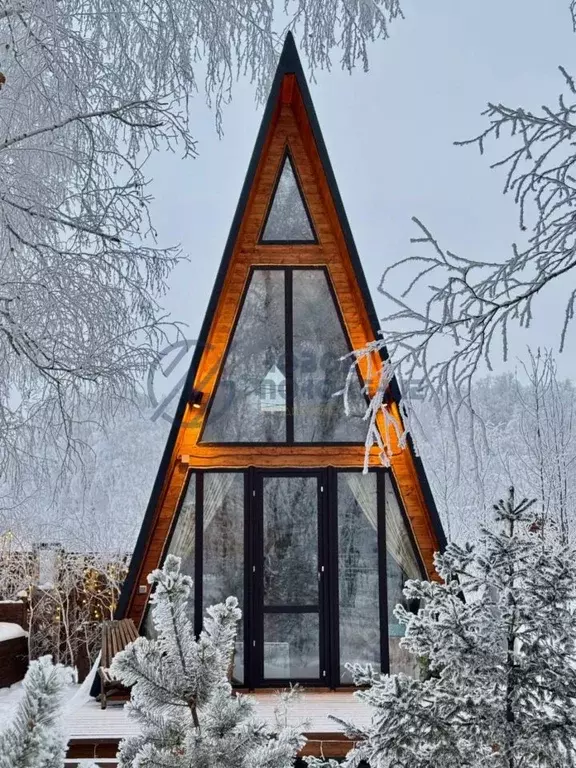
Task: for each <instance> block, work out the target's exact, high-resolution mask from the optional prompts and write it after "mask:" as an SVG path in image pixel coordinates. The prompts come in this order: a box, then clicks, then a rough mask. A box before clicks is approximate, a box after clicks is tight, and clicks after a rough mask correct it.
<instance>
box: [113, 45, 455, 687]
mask: <svg viewBox="0 0 576 768" xmlns="http://www.w3.org/2000/svg"><path fill="white" fill-rule="evenodd" d="M377 333H378V321H377V317H376V314H375V311H374V307H373V305H372V301H371V299H370V294H369V290H368V286H367V285H366V281H365V278H364V274H363V272H362V267H361V265H360V260H359V258H358V254H357V252H356V248H355V246H354V242H353V239H352V234H351V231H350V227H349V225H348V221H347V219H346V215H345V212H344V209H343V206H342V201H341V199H340V195H339V193H338V189H337V187H336V182H335V179H334V174H333V172H332V168H331V166H330V162H329V159H328V156H327V153H326V147H325V145H324V141H323V139H322V135H321V133H320V128H319V126H318V121H317V118H316V115H315V112H314V107H313V105H312V101H311V98H310V93H309V90H308V86H307V84H306V80H305V77H304V73H303V71H302V67H301V64H300V61H299V58H298V54H297V51H296V46H295V44H294V40H293V38H292V36H291V35H288V37H287V39H286V43H285V46H284V50H283V52H282V56H281V58H280V62H279V65H278V69H277V72H276V75H275V77H274V81H273V85H272V89H271V93H270V97H269V99H268V103H267V106H266V109H265V113H264V118H263V121H262V125H261V127H260V131H259V134H258V138H257V141H256V146H255V149H254V153H253V155H252V159H251V161H250V166H249V168H248V173H247V176H246V180H245V182H244V187H243V189H242V194H241V197H240V201H239V203H238V208H237V210H236V214H235V217H234V221H233V224H232V228H231V231H230V235H229V237H228V242H227V244H226V249H225V252H224V256H223V259H222V263H221V265H220V269H219V271H218V276H217V279H216V283H215V286H214V289H213V292H212V296H211V299H210V303H209V306H208V310H207V313H206V317H205V320H204V324H203V326H202V331H201V334H200V338H199V342H198V344H197V346H196V349H195V352H194V358H193V361H192V364H191V367H190V371H189V374H188V377H187V380H186V383H185V385H184V390H183V393H182V397H181V400H180V403H179V406H178V409H177V412H176V417H175V420H174V423H173V426H172V429H171V432H170V435H169V438H168V442H167V445H166V449H165V452H164V455H163V458H162V462H161V465H160V469H159V472H158V476H157V478H156V482H155V484H154V489H153V492H152V496H151V499H150V503H149V505H148V509H147V511H146V515H145V518H144V522H143V525H142V530H141V533H140V536H139V539H138V543H137V545H136V549H135V552H134V556H133V559H132V563H131V567H130V571H129V574H128V577H127V580H126V583H125V586H124V589H123V592H122V595H121V600H120V603H119V606H118V613H117V616H118V618H123V617H130V618H132V619H133V620H134V621H135V623H136V624H137V626H139V627H140V631H141V632H144V631H146V625H147V621H146V610H147V602H148V597H149V586H148V584H147V581H146V575H147V574H148V573H149V572H150V571H151V570H152V569H153V568H156V567H158V566H159V565H160V564H161V563H162V561H163V558H164V557H165V555H166V553H168V552H172V553H175V554H177V555H179V556H181V557H182V561H183V569H184V570H186V571H187V572H188V573H190V574H191V575H192V576H193V578H194V584H195V587H194V596H193V598H194V599H193V601H192V602H193V605H192V608H191V610H192V611H193V613H194V621H195V626H196V629H197V630H198V631H199V630H200V627H201V622H202V615H203V612H204V610H205V608H206V607H207V606H208V605H210V604H212V603H214V602H217V601H220V600H222V599H224V598H225V597H227V596H228V595H229V594H234V595H236V596H237V597H238V598H239V600H240V602H241V605H243V609H244V618H243V621H242V627H241V632H240V636H239V638H238V645H237V653H236V667H235V672H234V682H235V684H236V685H237V686H239V687H241V688H249V689H260V688H266V687H268V686H273V687H278V686H281V685H283V684H287V683H288V682H289V681H290V682H301V683H303V684H305V685H306V687H314V686H317V687H322V688H338V687H340V686H345V685H349V684H350V682H351V681H350V676H349V674H348V672H347V671H346V669H345V667H344V665H345V663H346V662H361V663H367V662H370V663H372V664H375V665H376V666H381V668H382V669H383V670H384V671H387V670H390V671H391V672H396V671H400V670H403V671H406V672H410V671H411V670H413V666H412V662H411V661H410V659H409V657H407V656H406V654H405V652H403V651H402V649H400V647H399V638H400V635H401V628H400V627H399V626H398V624H397V621H396V619H395V618H394V616H393V614H392V608H393V607H394V606H395V605H396V604H397V603H398V602H400V601H401V600H402V591H401V590H402V585H403V583H404V581H405V580H406V579H407V578H414V577H416V578H417V577H420V576H421V575H428V576H430V577H433V576H434V568H433V560H432V557H433V553H434V552H435V551H436V550H438V549H441V548H442V547H443V545H444V536H443V533H442V528H441V525H440V522H439V519H438V515H437V512H436V509H435V506H434V501H433V499H432V495H431V493H430V489H429V486H428V482H427V480H426V476H425V474H424V470H423V467H422V464H421V462H420V460H419V459H418V457H417V456H416V455H415V453H414V450H413V448H412V445H411V443H409V445H408V447H407V448H406V449H404V450H401V449H400V448H399V447H396V448H395V449H394V451H393V456H392V459H391V467H390V468H389V469H385V468H384V467H382V464H381V461H380V458H379V456H378V454H377V452H376V450H374V451H373V452H372V453H371V455H370V462H369V463H370V470H369V471H368V473H363V472H362V468H363V464H364V456H365V447H364V440H365V431H366V423H365V422H364V421H363V420H362V415H363V413H364V411H365V407H366V400H365V395H364V394H363V393H362V382H361V379H360V376H359V377H358V380H355V379H354V380H353V381H352V384H351V386H350V414H349V415H348V416H347V415H346V413H345V411H344V408H343V403H342V399H341V398H338V397H334V396H333V395H334V393H336V392H338V391H339V390H341V389H342V387H343V386H344V382H345V379H346V375H347V372H348V368H349V363H348V362H341V360H340V358H341V357H342V356H343V355H345V354H346V353H348V352H349V351H351V350H353V349H359V348H362V347H364V346H365V345H366V344H367V343H368V342H370V341H373V340H374V339H375V338H376V337H377ZM365 373H366V371H365V370H364V369H362V368H361V370H360V374H365ZM389 396H390V397H389V399H390V402H389V407H390V408H391V409H393V410H394V411H395V412H396V413H397V415H398V417H399V414H398V409H397V404H398V402H399V399H400V392H399V390H398V387H397V385H396V382H393V383H392V385H391V387H390V393H389Z"/></svg>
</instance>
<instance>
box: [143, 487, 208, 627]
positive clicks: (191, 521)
mask: <svg viewBox="0 0 576 768" xmlns="http://www.w3.org/2000/svg"><path fill="white" fill-rule="evenodd" d="M195 540H196V475H195V474H191V475H190V480H189V482H188V488H187V489H186V495H185V496H184V500H183V502H182V505H181V507H180V511H179V512H178V519H177V520H176V524H175V527H174V533H173V534H172V537H171V539H170V546H169V548H168V552H169V554H171V555H176V556H177V557H179V558H180V559H181V561H182V562H181V565H180V571H181V573H184V574H186V575H187V576H191V577H192V578H194V554H195V553H194V549H195ZM188 609H189V613H188V615H189V617H190V621H191V622H192V623H194V588H192V589H191V590H190V597H189V598H188ZM148 616H151V611H148ZM150 626H152V622H151V621H150Z"/></svg>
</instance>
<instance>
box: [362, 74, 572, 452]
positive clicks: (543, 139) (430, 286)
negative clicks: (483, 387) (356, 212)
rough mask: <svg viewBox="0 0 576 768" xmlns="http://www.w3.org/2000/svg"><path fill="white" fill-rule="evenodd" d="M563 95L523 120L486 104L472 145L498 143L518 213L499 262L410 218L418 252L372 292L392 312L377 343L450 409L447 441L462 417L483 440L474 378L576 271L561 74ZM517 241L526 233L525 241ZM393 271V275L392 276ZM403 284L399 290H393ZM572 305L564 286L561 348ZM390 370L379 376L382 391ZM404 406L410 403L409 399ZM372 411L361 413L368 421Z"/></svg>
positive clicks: (409, 380) (567, 98) (407, 376)
mask: <svg viewBox="0 0 576 768" xmlns="http://www.w3.org/2000/svg"><path fill="white" fill-rule="evenodd" d="M560 70H561V72H562V75H563V78H564V81H565V86H566V87H565V91H566V92H565V93H563V94H561V95H560V96H559V97H558V100H557V104H556V105H555V106H552V107H550V106H543V107H542V108H541V109H540V110H539V111H536V112H531V111H528V110H525V109H522V108H511V107H507V106H504V105H502V104H489V105H488V108H487V110H486V111H485V113H484V114H485V115H486V117H487V119H488V126H487V127H486V129H485V130H484V131H483V132H482V133H480V134H479V135H478V136H477V137H476V138H474V139H472V140H468V141H463V142H457V143H458V144H460V145H468V144H474V145H476V146H478V147H479V149H480V152H481V153H484V152H485V151H486V149H487V147H488V144H489V143H490V142H491V141H494V142H498V140H501V139H502V140H504V139H505V141H506V145H507V146H509V145H510V146H511V149H510V151H508V152H507V154H506V155H505V156H504V157H502V158H500V159H498V160H497V161H495V162H494V163H493V164H492V167H494V168H502V169H504V170H505V172H506V178H505V186H504V193H506V194H512V195H513V197H514V200H515V202H516V204H517V205H518V208H519V223H520V229H521V232H522V238H523V241H522V242H521V243H517V244H515V245H514V246H513V247H512V252H511V254H510V255H509V256H508V257H507V258H505V259H504V260H502V261H480V260H475V259H470V258H467V257H464V256H461V255H457V254H455V253H453V252H452V251H450V250H449V249H448V248H446V247H445V246H444V245H443V244H441V243H440V242H439V241H438V240H437V239H436V238H435V237H434V235H433V234H432V232H431V231H430V229H429V228H428V227H427V226H426V225H425V224H424V223H422V221H420V220H419V219H418V218H416V217H414V218H413V221H414V222H415V224H416V227H417V229H418V233H417V235H416V236H415V237H414V238H413V239H412V243H414V244H416V245H417V247H418V248H419V249H421V252H420V253H418V254H417V255H410V256H408V257H406V258H404V259H401V260H400V261H398V262H397V263H395V264H392V265H391V266H390V267H388V268H387V269H386V270H385V271H384V274H383V276H382V279H381V281H380V285H379V291H380V293H382V294H383V296H385V297H386V299H387V300H388V301H389V302H391V304H392V310H391V311H389V313H388V314H387V315H386V316H385V317H383V318H382V327H383V328H385V339H382V340H379V341H378V342H377V346H378V347H379V348H382V347H383V346H384V343H385V345H386V348H387V351H388V353H389V355H390V357H391V359H392V361H393V362H394V368H395V371H396V373H398V374H399V375H400V377H401V379H402V381H403V382H404V383H406V384H408V387H409V388H411V385H413V384H414V383H415V382H416V381H417V382H418V386H419V396H420V397H423V398H426V399H428V400H431V401H433V402H434V403H435V405H436V406H438V407H440V408H447V409H449V410H450V413H451V418H452V420H453V424H454V430H453V434H454V437H455V436H456V433H457V432H461V431H462V420H463V419H465V420H466V423H467V427H468V429H469V432H470V434H471V435H472V437H473V438H474V439H476V438H483V437H485V435H484V434H483V429H482V425H481V423H479V421H478V420H477V419H476V416H475V412H474V408H473V405H472V403H471V391H472V388H471V385H472V381H473V379H474V378H475V376H476V375H477V374H478V373H479V372H485V371H486V370H488V371H491V370H492V367H493V363H494V361H495V360H496V359H503V360H504V361H506V360H508V358H509V341H508V338H509V331H510V329H511V328H512V327H514V326H516V327H521V328H529V327H530V326H531V325H532V323H533V321H534V319H535V317H536V316H537V311H536V310H535V302H536V299H537V298H538V297H546V296H547V295H548V293H549V289H550V287H551V286H553V285H557V284H558V283H559V281H560V280H562V281H563V284H564V285H569V286H573V285H575V283H574V278H573V276H572V275H573V270H574V269H575V267H576V216H575V209H576V183H575V180H574V179H575V176H574V172H575V168H576V151H575V150H574V136H575V133H576V86H575V84H574V81H573V79H572V77H571V76H570V75H569V74H568V72H567V71H566V70H565V69H564V68H563V67H560ZM524 233H525V234H524ZM399 270H400V273H399ZM399 281H400V284H401V285H403V286H404V289H403V290H397V289H396V288H395V286H397V285H398V284H399ZM575 306H576V288H571V290H570V293H569V296H568V297H567V302H566V305H565V316H564V320H563V323H562V325H561V326H560V327H559V329H558V339H559V347H560V350H562V349H563V348H564V346H565V344H566V337H567V333H568V330H569V326H570V323H571V321H572V320H573V318H574V313H575ZM389 379H390V374H389V371H386V370H384V371H383V373H382V376H381V382H380V390H385V389H386V387H387V385H388V382H389ZM408 399H409V398H408ZM377 405H378V404H377V403H375V404H373V405H372V406H371V410H370V413H369V416H370V420H371V422H372V423H373V422H374V419H375V417H376V415H377V414H378V408H377Z"/></svg>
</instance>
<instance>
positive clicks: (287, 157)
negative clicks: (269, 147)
mask: <svg viewBox="0 0 576 768" xmlns="http://www.w3.org/2000/svg"><path fill="white" fill-rule="evenodd" d="M286 163H289V164H290V169H291V171H292V175H293V176H294V179H295V181H296V187H297V188H298V193H299V194H300V199H301V201H302V205H303V206H304V212H305V213H306V218H307V219H308V224H309V225H310V231H311V232H312V239H311V240H265V239H264V232H265V231H266V227H267V225H268V219H269V218H270V212H271V211H272V206H273V205H274V200H276V192H277V191H278V185H279V184H280V179H281V177H282V171H283V170H284V166H285V164H286ZM258 245H308V246H318V245H319V242H318V235H317V234H316V227H315V226H314V222H313V221H312V216H311V215H310V210H309V208H308V203H307V202H306V196H305V195H304V190H303V189H302V184H301V182H300V179H299V177H298V174H297V172H296V166H295V165H294V161H293V160H292V153H291V152H290V148H289V146H288V144H286V146H285V147H284V152H283V153H282V160H281V162H280V166H279V168H278V171H277V174H276V179H275V181H274V187H273V189H272V194H271V195H270V200H269V201H268V209H267V210H266V216H265V217H264V223H263V224H262V229H261V230H260V235H259V237H258Z"/></svg>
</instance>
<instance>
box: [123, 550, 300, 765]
mask: <svg viewBox="0 0 576 768" xmlns="http://www.w3.org/2000/svg"><path fill="white" fill-rule="evenodd" d="M148 581H149V582H150V583H151V584H153V585H154V586H155V591H154V593H153V595H152V597H151V602H152V618H153V622H154V627H155V630H156V633H157V638H156V639H154V640H150V639H148V638H146V637H140V638H138V640H136V642H134V643H132V644H131V645H129V646H128V648H127V649H126V650H125V651H122V652H121V653H119V654H118V655H117V656H116V657H115V659H114V661H113V663H112V667H111V674H112V676H113V677H114V678H116V679H118V680H120V681H122V682H123V683H124V684H125V685H128V686H132V693H131V701H130V703H129V704H128V705H127V707H128V708H129V713H130V715H131V716H132V717H134V718H136V719H137V720H138V721H139V723H140V726H141V735H139V736H133V737H130V738H127V739H125V740H124V741H123V742H122V743H121V744H120V751H119V754H118V758H119V766H120V768H132V766H138V768H192V766H194V768H216V767H217V768H292V764H293V761H294V758H295V756H296V754H297V752H298V749H299V748H300V747H301V746H302V745H303V743H304V741H305V740H304V737H303V736H302V734H301V733H300V731H299V730H298V729H297V728H294V727H290V726H288V725H287V723H286V718H285V708H284V717H282V707H281V708H280V709H279V712H278V716H277V718H276V722H275V723H268V722H264V721H262V720H260V719H259V718H258V717H257V715H256V713H255V710H254V703H253V700H252V699H251V698H250V697H247V696H241V695H236V696H235V695H233V692H232V688H231V685H230V682H229V680H228V672H229V669H230V666H231V660H232V654H233V651H234V640H235V637H236V629H237V624H238V621H239V619H240V617H241V611H240V609H239V608H238V602H237V600H236V598H234V597H229V598H228V599H227V600H226V602H225V603H221V604H219V605H215V606H213V607H212V608H209V609H208V611H207V613H208V617H207V618H206V619H205V622H204V630H203V632H202V634H201V635H200V637H199V638H198V639H196V638H195V636H194V629H193V627H192V624H191V623H190V620H189V619H188V615H189V613H188V607H187V601H188V596H189V594H190V588H191V586H192V581H191V579H190V577H188V576H184V575H182V574H181V573H180V558H178V557H175V556H174V555H168V557H167V558H166V563H165V565H164V568H163V569H162V570H155V571H153V572H152V574H150V576H149V577H148ZM289 698H290V695H289V694H288V695H287V696H285V697H284V700H283V701H281V703H282V704H283V705H284V707H285V706H286V704H287V699H289Z"/></svg>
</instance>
